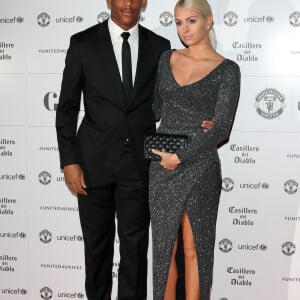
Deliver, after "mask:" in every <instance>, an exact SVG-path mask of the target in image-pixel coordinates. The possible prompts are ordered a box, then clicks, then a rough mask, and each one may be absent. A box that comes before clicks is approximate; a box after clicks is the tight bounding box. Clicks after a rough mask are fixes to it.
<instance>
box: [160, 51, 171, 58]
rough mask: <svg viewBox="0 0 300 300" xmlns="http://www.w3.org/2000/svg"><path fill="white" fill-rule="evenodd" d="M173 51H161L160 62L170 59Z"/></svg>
mask: <svg viewBox="0 0 300 300" xmlns="http://www.w3.org/2000/svg"><path fill="white" fill-rule="evenodd" d="M173 51H174V49H168V50H165V51H163V52H162V54H161V55H160V60H165V59H167V58H170V56H171V54H172V52H173Z"/></svg>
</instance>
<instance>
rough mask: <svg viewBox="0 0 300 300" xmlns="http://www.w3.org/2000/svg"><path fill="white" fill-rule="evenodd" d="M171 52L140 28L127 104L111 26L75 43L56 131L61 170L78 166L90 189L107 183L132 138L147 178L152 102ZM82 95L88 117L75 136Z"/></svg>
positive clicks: (73, 39)
mask: <svg viewBox="0 0 300 300" xmlns="http://www.w3.org/2000/svg"><path fill="white" fill-rule="evenodd" d="M169 48H170V43H169V41H168V40H166V39H164V38H162V37H160V36H158V35H156V34H154V33H153V32H151V31H150V30H148V29H146V28H144V27H142V26H140V25H139V54H138V62H137V70H136V78H135V83H134V91H133V97H132V100H131V102H130V103H129V104H128V103H127V102H126V99H125V95H124V91H123V85H122V81H121V77H120V73H119V69H118V65H117V62H116V59H115V55H114V51H113V46H112V42H111V38H110V34H109V30H108V23H107V21H105V22H104V23H102V24H99V25H96V26H93V27H91V28H88V29H87V30H85V31H82V32H80V33H77V34H75V35H73V36H72V37H71V41H70V46H69V49H68V53H67V56H66V64H65V69H64V73H63V80H62V86H61V93H60V99H59V105H58V108H57V113H56V129H57V138H58V145H59V152H60V160H61V167H64V166H65V165H69V164H80V165H81V167H82V169H83V171H84V175H85V180H86V183H87V186H88V187H91V186H96V185H99V184H102V183H103V182H105V180H106V179H107V178H108V177H109V176H110V175H111V174H112V171H113V168H114V167H115V165H116V163H117V162H118V158H119V156H120V152H121V149H122V145H121V139H122V138H124V137H130V138H131V145H132V152H133V155H134V157H135V160H136V165H137V167H138V170H139V171H140V174H141V176H143V177H147V176H148V167H149V162H148V161H147V160H145V159H144V157H143V143H144V137H145V133H146V132H148V131H153V130H155V120H154V115H153V112H152V98H153V91H154V85H155V76H156V70H157V64H158V60H159V57H160V55H161V53H162V52H163V51H164V50H167V49H169ZM81 93H83V99H84V107H85V117H84V119H83V121H82V123H81V125H80V128H79V130H78V132H76V131H77V130H76V129H77V118H78V112H79V108H80V98H81Z"/></svg>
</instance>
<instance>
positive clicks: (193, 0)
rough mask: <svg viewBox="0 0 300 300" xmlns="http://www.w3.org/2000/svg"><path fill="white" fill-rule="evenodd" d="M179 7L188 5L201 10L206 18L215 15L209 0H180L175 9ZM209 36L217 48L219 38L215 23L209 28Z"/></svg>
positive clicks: (200, 12)
mask: <svg viewBox="0 0 300 300" xmlns="http://www.w3.org/2000/svg"><path fill="white" fill-rule="evenodd" d="M178 7H187V8H192V9H195V10H196V11H198V12H199V14H200V15H202V16H203V17H205V18H206V17H209V16H212V15H213V14H212V10H211V7H210V5H209V3H208V2H207V0H179V1H178V2H177V3H176V5H175V9H176V8H178ZM208 37H209V41H210V43H211V45H212V47H213V48H214V49H216V46H217V39H216V33H215V30H214V28H213V24H212V26H211V27H210V29H209V33H208Z"/></svg>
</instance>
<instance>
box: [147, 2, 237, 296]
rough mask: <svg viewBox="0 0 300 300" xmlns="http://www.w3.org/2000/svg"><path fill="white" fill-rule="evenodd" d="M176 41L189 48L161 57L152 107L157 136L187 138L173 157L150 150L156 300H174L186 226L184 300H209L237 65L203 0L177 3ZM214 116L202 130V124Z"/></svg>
mask: <svg viewBox="0 0 300 300" xmlns="http://www.w3.org/2000/svg"><path fill="white" fill-rule="evenodd" d="M175 19H176V26H177V31H178V35H179V37H180V39H181V41H182V42H183V43H184V44H185V46H186V48H185V49H181V50H168V51H166V52H164V53H163V54H162V56H161V59H160V62H159V67H158V73H157V84H156V89H155V98H154V103H153V109H154V113H155V117H156V120H157V121H159V120H160V121H161V123H160V126H159V128H158V132H161V133H174V134H185V135H188V137H189V142H188V146H187V147H186V148H185V149H182V150H180V151H178V152H176V153H175V154H171V153H164V152H159V151H156V150H153V152H154V153H155V154H157V155H159V156H161V161H160V162H157V161H153V162H152V163H151V167H150V194H149V196H150V198H149V201H150V212H151V222H152V234H153V236H152V240H153V288H154V291H153V295H154V298H153V299H154V300H163V299H164V300H175V299H176V281H177V266H176V261H175V253H176V249H177V235H178V229H179V227H180V225H181V228H182V238H183V244H184V245H183V250H184V261H185V295H186V298H185V299H186V300H199V299H201V300H209V298H210V290H211V285H212V270H213V254H214V244H215V231H216V218H217V212H218V205H219V197H220V191H221V171H220V162H219V157H218V152H217V147H218V145H219V144H220V143H222V142H224V141H225V140H227V139H228V137H229V134H230V130H231V127H232V123H233V120H234V115H235V111H236V105H237V101H238V98H239V90H240V70H239V67H238V65H237V64H236V63H235V62H233V61H231V60H229V59H225V58H224V57H222V56H221V55H220V54H218V53H217V52H216V51H215V50H214V47H213V45H212V44H213V42H214V41H213V39H212V37H211V36H213V29H212V26H213V17H212V12H211V8H210V6H209V4H208V2H207V1H206V0H179V1H178V2H177V4H176V6H175ZM213 117H215V124H214V127H213V129H212V130H210V131H208V132H205V131H204V130H203V129H201V127H200V126H199V120H210V119H211V118H213Z"/></svg>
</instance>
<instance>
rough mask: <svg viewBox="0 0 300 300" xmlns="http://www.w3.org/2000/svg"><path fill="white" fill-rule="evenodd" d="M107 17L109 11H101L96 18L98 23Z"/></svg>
mask: <svg viewBox="0 0 300 300" xmlns="http://www.w3.org/2000/svg"><path fill="white" fill-rule="evenodd" d="M108 18H109V13H107V12H106V11H102V12H101V13H100V14H99V15H98V16H97V20H98V23H103V22H104V21H105V20H107V19H108Z"/></svg>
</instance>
